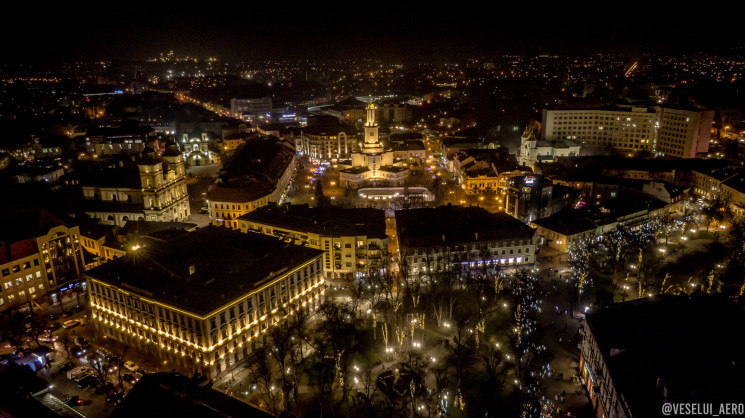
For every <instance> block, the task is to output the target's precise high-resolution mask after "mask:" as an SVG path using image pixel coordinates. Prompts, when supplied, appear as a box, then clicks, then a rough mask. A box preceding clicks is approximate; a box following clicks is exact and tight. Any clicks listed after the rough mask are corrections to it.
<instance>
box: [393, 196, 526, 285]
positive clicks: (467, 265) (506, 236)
mask: <svg viewBox="0 0 745 418" xmlns="http://www.w3.org/2000/svg"><path fill="white" fill-rule="evenodd" d="M396 229H397V232H398V242H399V247H400V248H399V250H400V253H401V269H402V270H405V271H406V272H407V273H408V274H410V275H423V276H426V275H428V274H430V273H432V272H442V271H451V270H456V271H459V270H468V269H477V268H478V269H481V268H484V267H492V268H509V267H528V266H531V265H533V264H534V263H535V248H536V245H535V230H534V229H533V228H531V227H529V226H527V225H525V224H524V223H522V222H520V221H519V220H517V219H515V218H513V217H512V216H510V215H508V214H506V213H504V212H497V213H490V212H489V211H487V210H486V209H483V208H480V207H476V206H469V207H463V206H452V205H448V206H440V207H437V208H422V209H409V210H398V211H396Z"/></svg>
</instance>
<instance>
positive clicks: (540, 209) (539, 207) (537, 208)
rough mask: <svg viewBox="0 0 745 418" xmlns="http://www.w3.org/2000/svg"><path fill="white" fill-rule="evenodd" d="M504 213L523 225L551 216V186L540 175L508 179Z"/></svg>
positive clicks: (549, 182)
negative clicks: (523, 223)
mask: <svg viewBox="0 0 745 418" xmlns="http://www.w3.org/2000/svg"><path fill="white" fill-rule="evenodd" d="M509 185H510V186H509V188H508V189H507V195H506V201H505V207H506V209H505V212H507V213H508V214H510V215H512V216H514V217H515V218H517V219H519V220H521V221H522V222H525V223H530V222H531V221H534V220H536V219H540V218H545V217H547V216H549V215H551V201H552V193H553V184H552V183H551V180H549V179H547V178H545V177H543V176H542V175H532V174H530V175H526V176H520V177H513V178H511V179H510V182H509Z"/></svg>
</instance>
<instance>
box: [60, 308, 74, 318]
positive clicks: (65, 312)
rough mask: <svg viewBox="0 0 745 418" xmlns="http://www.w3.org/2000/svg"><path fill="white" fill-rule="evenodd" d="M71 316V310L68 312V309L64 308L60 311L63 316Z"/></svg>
mask: <svg viewBox="0 0 745 418" xmlns="http://www.w3.org/2000/svg"><path fill="white" fill-rule="evenodd" d="M71 316H72V312H70V310H69V309H65V310H64V311H62V317H63V318H69V317H71Z"/></svg>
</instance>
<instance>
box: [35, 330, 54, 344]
mask: <svg viewBox="0 0 745 418" xmlns="http://www.w3.org/2000/svg"><path fill="white" fill-rule="evenodd" d="M57 338H58V337H57V336H56V335H52V334H50V333H48V332H45V333H44V334H41V335H39V342H42V343H51V342H53V341H57Z"/></svg>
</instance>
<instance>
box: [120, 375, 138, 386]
mask: <svg viewBox="0 0 745 418" xmlns="http://www.w3.org/2000/svg"><path fill="white" fill-rule="evenodd" d="M122 380H124V381H125V382H127V383H129V384H130V385H134V384H135V383H137V381H138V380H140V379H138V378H136V377H134V376H132V375H131V374H129V373H127V374H125V375H123V376H122Z"/></svg>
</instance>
